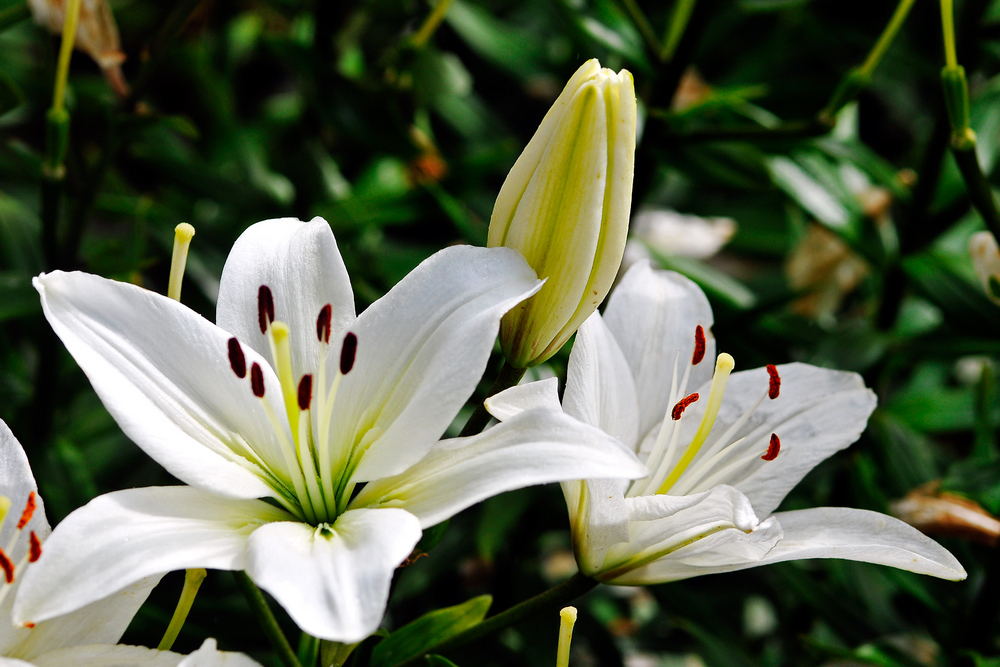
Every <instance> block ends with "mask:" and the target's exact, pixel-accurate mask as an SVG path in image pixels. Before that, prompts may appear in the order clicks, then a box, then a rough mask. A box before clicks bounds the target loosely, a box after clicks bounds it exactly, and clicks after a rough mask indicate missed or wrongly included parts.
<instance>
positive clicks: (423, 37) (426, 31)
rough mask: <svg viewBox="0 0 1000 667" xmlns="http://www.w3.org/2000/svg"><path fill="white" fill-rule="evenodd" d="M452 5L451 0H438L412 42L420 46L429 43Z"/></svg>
mask: <svg viewBox="0 0 1000 667" xmlns="http://www.w3.org/2000/svg"><path fill="white" fill-rule="evenodd" d="M450 5H451V0H438V1H437V3H436V4H435V5H434V9H432V10H431V13H430V14H428V15H427V18H425V19H424V23H423V25H421V26H420V28H419V29H418V30H417V32H416V33H415V34H414V35H413V38H412V39H411V40H410V44H412V45H413V46H415V47H417V48H420V47H422V46H424V45H426V44H427V41H428V40H429V39H430V38H431V35H433V34H434V31H435V30H437V29H438V26H439V25H441V21H443V20H444V15H445V14H447V13H448V7H449V6H450Z"/></svg>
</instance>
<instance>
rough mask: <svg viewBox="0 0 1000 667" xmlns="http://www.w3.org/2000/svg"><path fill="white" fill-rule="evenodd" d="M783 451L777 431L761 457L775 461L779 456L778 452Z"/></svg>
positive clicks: (772, 435)
mask: <svg viewBox="0 0 1000 667" xmlns="http://www.w3.org/2000/svg"><path fill="white" fill-rule="evenodd" d="M780 451H781V440H779V439H778V434H777V433H772V434H771V443H770V444H769V445H768V446H767V451H766V452H765V453H764V456H762V457H760V458H762V459H764V460H765V461H773V460H774V459H776V458H778V452H780Z"/></svg>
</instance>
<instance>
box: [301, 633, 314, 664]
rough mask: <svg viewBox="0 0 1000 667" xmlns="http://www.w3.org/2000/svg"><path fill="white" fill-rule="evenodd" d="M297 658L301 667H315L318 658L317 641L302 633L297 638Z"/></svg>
mask: <svg viewBox="0 0 1000 667" xmlns="http://www.w3.org/2000/svg"><path fill="white" fill-rule="evenodd" d="M298 658H299V662H300V663H302V665H303V667H315V665H316V659H317V658H319V639H318V638H316V637H313V636H312V635H311V634H309V633H308V632H303V633H302V635H301V636H300V637H299V650H298Z"/></svg>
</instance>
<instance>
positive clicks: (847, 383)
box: [679, 363, 876, 516]
mask: <svg viewBox="0 0 1000 667" xmlns="http://www.w3.org/2000/svg"><path fill="white" fill-rule="evenodd" d="M777 370H778V374H779V375H780V377H781V391H780V394H779V396H778V398H776V399H774V400H771V399H768V398H765V399H764V402H763V403H762V404H761V405H760V407H759V408H757V410H756V411H755V412H754V413H753V415H752V416H751V417H750V419H749V420H748V421H747V422H746V424H744V425H743V427H742V428H740V429H739V430H738V431H737V432H736V433H735V434H734V435H733V436H732V437H731V438H729V439H728V440H729V441H730V442H732V441H735V440H737V439H739V438H743V437H745V438H746V439H745V440H744V441H743V442H742V443H741V444H740V446H739V448H738V450H737V451H738V452H739V453H733V455H732V456H729V457H727V458H726V460H723V461H720V462H719V463H718V464H717V465H715V466H713V469H722V468H724V467H725V466H726V465H727V464H728V463H731V462H732V461H733V460H734V459H737V458H739V457H740V456H742V455H744V454H747V455H753V454H755V453H756V454H758V455H757V456H752V458H751V459H750V460H749V461H748V462H747V463H746V464H745V465H740V466H738V467H737V468H735V469H731V470H729V472H728V473H727V474H726V475H725V476H724V478H723V479H713V478H712V476H711V474H710V473H709V475H708V476H707V477H705V478H704V479H703V481H701V482H700V483H699V484H698V486H696V487H695V488H699V489H700V488H705V486H709V487H711V486H714V485H715V484H719V483H724V484H729V485H731V486H735V487H736V488H738V489H739V490H740V491H742V492H743V493H744V494H746V496H747V498H749V499H750V502H751V503H752V504H753V507H754V510H755V511H756V512H757V514H758V515H759V516H766V515H768V514H770V513H771V512H772V511H774V508H776V507H777V506H778V504H779V503H780V502H781V500H782V498H784V497H785V495H787V494H788V492H789V491H791V490H792V488H793V487H795V485H796V484H798V483H799V480H801V479H802V478H803V477H804V476H805V475H806V473H808V472H809V471H810V470H812V469H813V468H814V467H815V466H816V464H818V463H819V462H820V461H822V460H824V459H826V458H827V457H828V456H830V455H831V454H833V453H834V452H837V451H839V450H841V449H844V448H845V447H847V446H848V445H850V444H851V443H852V442H854V441H855V440H857V439H858V437H859V436H860V435H861V432H862V431H863V430H864V429H865V424H866V423H867V421H868V416H869V415H870V414H871V413H872V411H873V410H874V409H875V403H876V398H875V394H874V393H872V392H871V390H869V389H867V388H866V387H865V385H864V381H863V380H862V379H861V376H860V375H858V374H857V373H848V372H844V371H832V370H828V369H825V368H819V367H816V366H810V365H808V364H798V363H796V364H784V365H781V366H778V367H777ZM767 389H768V374H767V371H766V370H765V369H763V368H757V369H754V370H752V371H742V372H739V373H733V374H732V375H731V376H730V378H729V384H728V385H727V387H726V394H725V398H724V399H723V401H722V407H721V409H720V410H719V416H718V419H717V420H716V422H715V426H714V427H713V429H712V432H711V434H710V435H709V437H708V440H707V441H706V443H705V445H704V446H703V447H702V452H703V453H705V454H707V453H708V450H709V448H710V447H711V446H712V445H713V443H714V442H715V439H716V438H719V437H721V436H722V435H723V434H725V433H726V431H728V429H729V427H730V426H731V425H732V424H734V423H736V421H737V420H738V419H739V418H740V417H741V416H742V415H743V414H744V413H745V412H746V411H747V410H748V409H749V408H750V407H751V406H753V404H754V403H756V402H757V401H758V400H759V399H760V398H761V396H762V395H763V394H764V393H765V392H766V391H767ZM700 391H702V392H707V391H708V385H707V384H706V385H704V386H703V387H702V388H701V389H700ZM702 395H705V394H704V393H703V394H702ZM705 403H706V401H698V402H697V403H694V404H693V405H692V406H691V407H690V408H688V412H690V415H688V414H685V416H684V420H683V421H682V426H681V427H682V429H683V430H682V437H681V442H688V441H689V440H690V439H691V436H693V434H694V431H695V429H696V428H697V426H698V423H699V421H700V420H701V416H702V414H703V413H704V408H705ZM772 433H775V434H777V436H778V437H779V439H780V440H781V451H780V453H779V454H778V457H777V458H776V459H774V460H773V461H764V460H762V459H761V458H760V455H762V454H763V453H764V452H766V451H767V449H768V443H769V441H770V438H771V434H772ZM701 458H702V454H699V456H698V457H696V458H695V459H694V461H693V462H692V464H691V466H690V468H688V471H689V472H685V476H686V475H688V474H690V471H694V470H696V469H697V467H698V465H699V463H700V462H701ZM683 481H684V476H682V477H681V480H680V482H683ZM680 482H679V483H680Z"/></svg>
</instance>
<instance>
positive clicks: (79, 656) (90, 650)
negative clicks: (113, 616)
mask: <svg viewBox="0 0 1000 667" xmlns="http://www.w3.org/2000/svg"><path fill="white" fill-rule="evenodd" d="M183 658H184V656H182V655H180V654H179V653H172V652H170V651H157V650H155V649H151V648H146V647H145V646H124V645H119V646H115V645H107V644H97V645H90V646H73V647H71V648H63V649H58V650H55V651H49V652H48V653H43V654H42V655H40V656H38V657H37V658H35V659H34V660H32V661H31V663H24V664H31V665H33V666H34V667H66V665H73V667H178V664H179V663H180V661H181V660H182V659H183ZM0 667H5V665H4V664H3V663H0Z"/></svg>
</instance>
